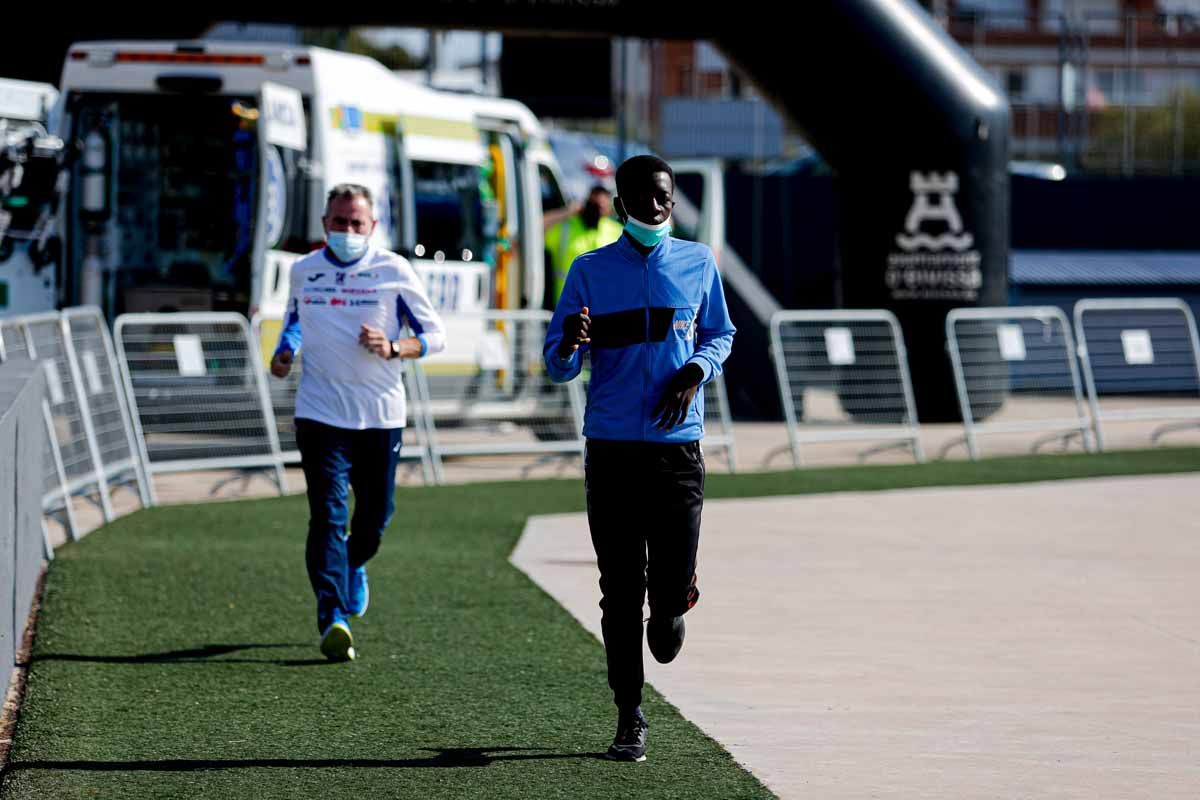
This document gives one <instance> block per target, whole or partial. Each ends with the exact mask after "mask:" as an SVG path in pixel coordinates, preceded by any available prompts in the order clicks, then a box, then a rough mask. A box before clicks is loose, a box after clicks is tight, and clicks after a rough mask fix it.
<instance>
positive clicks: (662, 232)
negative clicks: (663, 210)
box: [625, 217, 671, 247]
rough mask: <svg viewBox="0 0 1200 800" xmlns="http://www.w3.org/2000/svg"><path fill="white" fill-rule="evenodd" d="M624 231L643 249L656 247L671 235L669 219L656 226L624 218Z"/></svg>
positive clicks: (631, 218)
mask: <svg viewBox="0 0 1200 800" xmlns="http://www.w3.org/2000/svg"><path fill="white" fill-rule="evenodd" d="M625 231H626V233H628V234H629V235H630V236H632V237H633V238H634V239H636V240H637V241H638V242H640V243H641V244H642V245H643V246H645V247H657V246H658V245H659V244H661V243H662V241H663V240H664V239H666V238H667V237H668V236H670V235H671V218H670V217H668V218H667V219H666V220H665V221H663V222H661V223H659V224H658V225H647V224H646V223H644V222H638V221H637V220H636V219H634V218H633V217H626V218H625Z"/></svg>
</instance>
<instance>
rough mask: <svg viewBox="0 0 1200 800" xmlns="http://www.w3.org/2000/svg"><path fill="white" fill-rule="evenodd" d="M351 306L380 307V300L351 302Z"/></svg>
mask: <svg viewBox="0 0 1200 800" xmlns="http://www.w3.org/2000/svg"><path fill="white" fill-rule="evenodd" d="M350 305H352V306H377V305H379V301H378V300H351V301H350Z"/></svg>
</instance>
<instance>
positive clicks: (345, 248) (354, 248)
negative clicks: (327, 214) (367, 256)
mask: <svg viewBox="0 0 1200 800" xmlns="http://www.w3.org/2000/svg"><path fill="white" fill-rule="evenodd" d="M325 242H326V244H328V245H329V249H330V250H332V251H333V254H334V255H335V256H337V257H338V260H339V261H344V262H350V261H357V260H358V259H360V258H362V257H363V254H364V253H366V252H367V237H366V236H363V235H362V234H361V233H345V232H336V233H328V234H326V235H325Z"/></svg>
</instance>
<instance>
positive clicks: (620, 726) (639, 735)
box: [608, 707, 650, 761]
mask: <svg viewBox="0 0 1200 800" xmlns="http://www.w3.org/2000/svg"><path fill="white" fill-rule="evenodd" d="M649 727H650V723H649V722H646V717H645V716H643V715H642V709H641V708H640V707H639V708H635V709H634V710H633V711H632V712H630V713H628V714H621V716H620V718H619V719H618V720H617V735H616V738H614V739H613V743H612V745H611V746H609V748H608V758H609V759H611V760H613V761H645V760H646V730H647V729H649Z"/></svg>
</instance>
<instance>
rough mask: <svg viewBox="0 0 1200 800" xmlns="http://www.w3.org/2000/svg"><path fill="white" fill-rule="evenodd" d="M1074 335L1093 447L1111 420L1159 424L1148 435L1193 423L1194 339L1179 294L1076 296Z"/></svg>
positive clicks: (1198, 418) (1199, 402) (1197, 396)
mask: <svg viewBox="0 0 1200 800" xmlns="http://www.w3.org/2000/svg"><path fill="white" fill-rule="evenodd" d="M1075 335H1076V339H1077V340H1078V341H1079V358H1080V360H1081V361H1082V362H1083V374H1084V379H1085V381H1086V383H1087V391H1088V400H1089V402H1090V404H1091V411H1092V424H1093V426H1094V429H1095V433H1096V441H1097V444H1098V446H1099V448H1100V449H1101V450H1103V449H1104V446H1105V426H1106V425H1111V424H1114V423H1121V422H1136V421H1159V422H1163V423H1165V424H1164V425H1162V426H1161V427H1159V428H1157V429H1156V430H1154V432H1153V433H1152V434H1151V441H1152V442H1157V441H1158V440H1159V439H1160V438H1162V437H1163V436H1164V435H1166V434H1167V433H1170V432H1172V431H1178V430H1183V429H1186V428H1194V427H1197V426H1200V338H1198V337H1197V334H1196V320H1195V318H1194V316H1193V315H1192V311H1191V309H1190V308H1189V307H1188V306H1187V304H1186V303H1184V302H1183V301H1182V300H1178V299H1174V298H1162V299H1145V300H1092V299H1085V300H1080V301H1079V302H1078V303H1076V304H1075Z"/></svg>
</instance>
